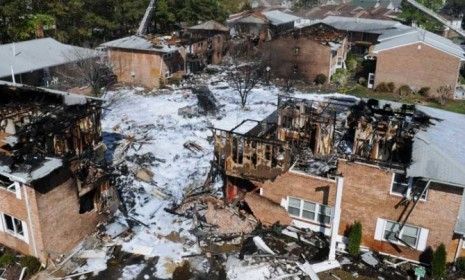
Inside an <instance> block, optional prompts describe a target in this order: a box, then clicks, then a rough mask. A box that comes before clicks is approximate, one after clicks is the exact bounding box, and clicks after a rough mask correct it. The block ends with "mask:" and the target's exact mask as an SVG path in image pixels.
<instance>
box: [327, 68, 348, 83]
mask: <svg viewBox="0 0 465 280" xmlns="http://www.w3.org/2000/svg"><path fill="white" fill-rule="evenodd" d="M331 80H332V81H333V83H335V84H336V85H338V86H343V85H345V84H346V83H347V80H348V73H347V70H345V69H341V68H340V69H337V70H336V73H334V74H333V76H332V77H331Z"/></svg>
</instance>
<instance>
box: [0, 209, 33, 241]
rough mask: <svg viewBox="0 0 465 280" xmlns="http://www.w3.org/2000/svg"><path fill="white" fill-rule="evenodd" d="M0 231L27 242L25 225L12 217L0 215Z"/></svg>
mask: <svg viewBox="0 0 465 280" xmlns="http://www.w3.org/2000/svg"><path fill="white" fill-rule="evenodd" d="M2 224H3V228H2ZM0 229H3V230H4V231H5V232H7V233H9V234H11V235H13V236H15V237H17V238H19V239H22V240H24V241H26V242H27V237H26V236H27V235H26V224H25V223H24V222H23V221H21V220H19V219H16V218H15V217H13V216H10V215H8V214H1V222H0Z"/></svg>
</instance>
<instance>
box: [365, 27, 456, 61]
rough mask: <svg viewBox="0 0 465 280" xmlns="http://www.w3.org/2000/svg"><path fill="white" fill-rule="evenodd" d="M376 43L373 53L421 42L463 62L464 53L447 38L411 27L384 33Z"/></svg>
mask: <svg viewBox="0 0 465 280" xmlns="http://www.w3.org/2000/svg"><path fill="white" fill-rule="evenodd" d="M378 41H379V42H380V43H379V44H377V45H375V46H374V48H373V50H372V51H373V53H378V52H380V51H384V50H388V49H392V48H397V47H401V46H405V45H410V44H414V43H418V42H421V43H424V44H427V45H430V46H432V47H435V48H437V49H440V50H442V51H444V52H446V53H449V54H451V55H454V56H457V57H459V58H460V59H462V60H465V55H464V53H465V52H464V50H463V49H462V48H461V47H460V46H459V45H457V44H455V43H453V42H452V41H451V40H449V39H447V38H444V37H442V36H439V35H436V34H434V33H431V32H429V31H426V30H422V29H418V28H412V27H411V28H408V29H403V30H398V31H389V32H385V33H383V34H382V35H381V36H379V38H378Z"/></svg>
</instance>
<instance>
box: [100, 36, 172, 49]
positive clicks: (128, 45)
mask: <svg viewBox="0 0 465 280" xmlns="http://www.w3.org/2000/svg"><path fill="white" fill-rule="evenodd" d="M100 47H104V48H118V49H128V50H141V51H153V52H160V53H172V52H176V51H178V48H177V47H175V46H170V45H168V44H166V43H164V42H163V41H162V40H160V42H159V43H154V42H153V41H151V40H149V39H147V38H145V37H142V36H136V35H132V36H128V37H124V38H120V39H117V40H114V41H110V42H106V43H103V44H101V45H100Z"/></svg>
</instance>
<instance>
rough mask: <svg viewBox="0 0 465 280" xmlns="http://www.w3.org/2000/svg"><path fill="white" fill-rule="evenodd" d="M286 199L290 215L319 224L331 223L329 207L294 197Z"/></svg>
mask: <svg viewBox="0 0 465 280" xmlns="http://www.w3.org/2000/svg"><path fill="white" fill-rule="evenodd" d="M287 199H288V201H287V212H288V213H289V214H290V215H291V216H292V217H296V218H301V219H304V220H308V221H312V222H315V223H320V224H329V223H331V215H332V209H331V207H329V206H327V205H323V204H319V203H315V202H311V201H307V200H303V199H299V198H295V197H288V198H287Z"/></svg>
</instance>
